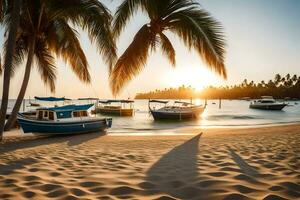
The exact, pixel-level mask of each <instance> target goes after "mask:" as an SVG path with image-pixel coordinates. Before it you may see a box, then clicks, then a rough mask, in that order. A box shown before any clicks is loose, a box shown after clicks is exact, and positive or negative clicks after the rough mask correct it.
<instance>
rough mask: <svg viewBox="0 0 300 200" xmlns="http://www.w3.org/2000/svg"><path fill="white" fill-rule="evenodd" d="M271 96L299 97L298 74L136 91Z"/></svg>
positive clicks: (156, 95)
mask: <svg viewBox="0 0 300 200" xmlns="http://www.w3.org/2000/svg"><path fill="white" fill-rule="evenodd" d="M265 95H268V96H273V97H274V98H278V99H283V98H291V99H300V76H297V75H296V74H295V75H293V76H291V75H290V74H287V75H285V76H281V75H280V74H276V75H275V77H274V80H269V81H267V82H266V81H261V82H258V83H255V82H254V81H248V80H247V79H245V80H244V81H243V82H242V83H241V84H238V85H233V86H221V87H214V86H209V87H206V88H204V89H203V90H202V91H201V92H198V91H196V90H195V89H194V88H192V87H191V86H188V87H186V86H184V85H183V86H181V87H178V88H165V89H164V90H155V91H150V92H147V93H138V94H137V95H136V97H135V98H136V99H190V98H205V99H219V98H221V99H241V98H244V97H249V98H260V97H261V96H265Z"/></svg>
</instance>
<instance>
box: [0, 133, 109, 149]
mask: <svg viewBox="0 0 300 200" xmlns="http://www.w3.org/2000/svg"><path fill="white" fill-rule="evenodd" d="M104 135H106V132H94V133H86V134H76V135H75V134H74V135H54V136H27V137H24V138H20V139H15V140H11V141H7V142H5V143H4V144H2V145H1V146H0V153H8V152H11V151H15V150H20V149H26V148H33V147H38V146H43V145H49V144H54V143H65V142H67V144H68V146H76V145H80V144H83V143H85V142H87V141H89V140H93V139H97V138H99V137H101V136H104ZM13 143H14V144H13Z"/></svg>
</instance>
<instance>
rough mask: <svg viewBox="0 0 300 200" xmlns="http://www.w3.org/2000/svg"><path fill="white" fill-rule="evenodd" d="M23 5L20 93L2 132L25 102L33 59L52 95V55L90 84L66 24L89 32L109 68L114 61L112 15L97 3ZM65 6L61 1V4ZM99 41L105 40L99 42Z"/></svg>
mask: <svg viewBox="0 0 300 200" xmlns="http://www.w3.org/2000/svg"><path fill="white" fill-rule="evenodd" d="M26 2H27V3H28V4H26V5H24V7H22V11H24V12H22V19H21V21H20V28H19V29H20V31H19V32H20V34H19V36H18V38H17V42H16V43H17V49H16V52H15V55H16V56H15V60H16V61H17V62H16V65H18V64H19V62H20V61H22V60H23V57H24V55H25V54H26V53H27V54H28V56H27V63H26V69H25V74H24V79H23V83H22V86H21V90H20V92H19V95H18V98H17V101H16V103H15V106H14V108H13V111H12V114H11V116H10V118H9V119H8V121H7V123H6V125H5V130H8V129H10V128H11V126H12V125H13V124H14V122H15V119H16V115H17V112H18V111H19V109H20V106H21V104H22V100H23V99H24V95H25V92H26V88H27V85H28V82H29V77H30V71H31V67H32V62H33V60H34V59H35V60H36V63H37V66H38V70H39V72H40V74H41V77H42V80H43V81H44V83H45V84H46V85H47V86H49V87H50V89H51V91H52V92H53V91H54V90H55V79H56V68H57V67H56V66H55V63H54V60H55V59H54V54H55V55H56V56H58V57H62V58H63V59H64V60H65V61H66V62H67V63H70V66H71V68H72V70H73V71H74V72H75V74H76V75H77V76H78V77H79V79H80V80H81V81H83V82H85V83H89V82H90V74H89V72H88V63H87V60H86V57H85V55H84V52H83V50H82V49H81V46H80V42H79V40H78V38H77V35H78V34H77V32H76V31H75V30H74V29H73V28H71V27H70V25H69V24H68V22H69V21H71V22H73V23H74V24H76V25H81V26H82V27H83V29H86V30H87V31H88V32H89V34H90V37H91V40H96V41H97V46H98V48H99V50H100V52H101V53H102V54H104V58H105V59H106V61H107V62H108V64H109V65H110V66H111V65H112V63H113V62H114V59H115V58H116V53H115V45H114V40H113V39H112V35H111V32H110V29H109V23H110V21H111V20H110V19H111V16H110V14H109V12H108V11H107V9H106V8H105V7H104V6H103V5H102V4H101V3H99V2H98V1H97V0H95V1H93V0H90V1H86V0H77V1H72V2H71V1H69V4H68V5H65V6H66V7H65V9H64V10H63V9H62V7H60V5H57V4H58V3H59V4H61V1H56V2H55V1H49V2H48V1H30V0H28V1H26ZM66 3H67V2H65V1H64V4H66ZM76 3H77V4H76ZM73 9H74V10H75V11H73ZM62 11H63V12H62ZM99 18H100V19H99ZM97 20H98V21H97ZM99 23H101V25H100V24H99ZM103 29H104V30H103ZM96 30H98V31H99V32H96ZM102 39H103V40H106V41H103V42H102ZM107 40H108V41H107Z"/></svg>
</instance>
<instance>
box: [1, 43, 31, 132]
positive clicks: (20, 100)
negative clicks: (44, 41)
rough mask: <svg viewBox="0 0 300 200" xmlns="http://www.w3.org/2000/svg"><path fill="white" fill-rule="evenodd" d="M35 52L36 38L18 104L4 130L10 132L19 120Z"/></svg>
mask: <svg viewBox="0 0 300 200" xmlns="http://www.w3.org/2000/svg"><path fill="white" fill-rule="evenodd" d="M34 51H35V37H33V40H32V42H31V44H30V46H29V51H28V57H27V63H26V68H25V73H24V78H23V82H22V86H21V89H20V92H19V95H18V98H17V100H16V103H15V105H14V108H13V110H12V112H11V115H10V116H9V118H8V120H7V122H6V124H5V127H4V130H5V131H8V130H10V129H11V128H12V127H13V125H14V124H15V122H16V119H17V113H18V112H19V110H20V107H21V105H22V102H23V99H24V96H25V93H26V89H27V86H28V82H29V78H30V72H31V65H32V61H33V56H34Z"/></svg>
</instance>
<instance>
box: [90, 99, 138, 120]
mask: <svg viewBox="0 0 300 200" xmlns="http://www.w3.org/2000/svg"><path fill="white" fill-rule="evenodd" d="M98 103H99V104H100V105H97V106H96V108H95V110H94V112H95V113H101V114H104V115H118V116H133V114H134V108H133V103H134V101H132V100H106V101H98ZM115 104H117V105H115ZM128 104H129V106H128Z"/></svg>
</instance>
